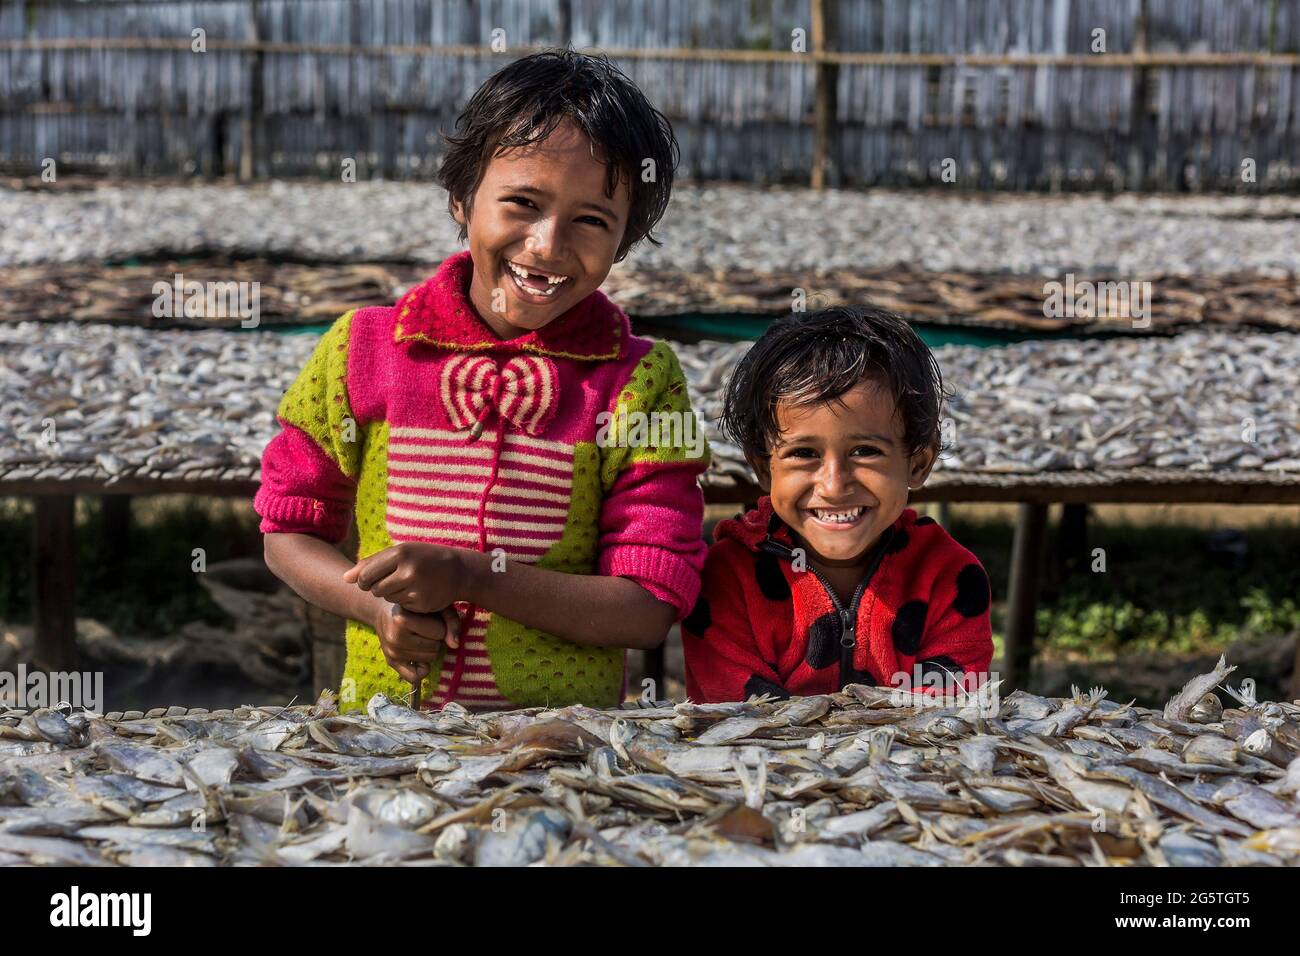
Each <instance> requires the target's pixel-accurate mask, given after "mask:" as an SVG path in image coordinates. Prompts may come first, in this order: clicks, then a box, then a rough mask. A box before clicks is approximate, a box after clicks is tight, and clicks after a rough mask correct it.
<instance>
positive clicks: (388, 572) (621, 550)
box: [254, 50, 708, 710]
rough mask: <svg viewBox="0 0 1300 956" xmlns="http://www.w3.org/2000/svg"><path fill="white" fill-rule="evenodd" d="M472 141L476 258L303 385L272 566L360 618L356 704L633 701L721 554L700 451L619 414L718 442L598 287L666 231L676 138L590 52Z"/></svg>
mask: <svg viewBox="0 0 1300 956" xmlns="http://www.w3.org/2000/svg"><path fill="white" fill-rule="evenodd" d="M456 125H457V130H458V133H457V135H456V136H454V137H451V139H450V148H449V150H448V153H447V155H446V157H445V158H444V160H443V163H442V166H441V169H440V172H439V179H440V182H441V184H442V185H443V187H444V188H445V189H446V190H447V193H448V202H449V206H450V212H451V214H452V217H453V218H454V219H455V221H456V222H457V223H458V224H459V225H460V227H461V237H462V239H468V242H469V249H468V250H467V251H465V252H460V253H457V254H455V255H453V256H451V257H450V258H448V259H447V260H446V261H444V262H443V263H442V264H441V265H440V266H439V267H438V270H437V272H436V274H435V275H434V276H433V277H432V278H430V279H428V280H427V281H425V282H423V283H421V284H419V285H417V286H415V287H414V288H413V289H411V290H410V291H409V292H407V293H406V294H405V295H404V296H402V298H401V300H400V301H399V302H398V303H397V304H396V305H395V306H393V307H383V308H378V307H377V308H365V309H358V310H355V311H353V312H349V313H347V314H346V315H344V316H342V317H341V318H339V319H338V320H337V321H336V322H335V323H334V325H333V327H332V328H331V329H330V330H329V331H328V332H327V333H326V334H325V335H324V337H323V338H322V339H321V341H320V343H319V345H318V346H317V348H316V351H315V353H314V354H313V355H312V358H311V360H310V361H309V362H308V364H307V366H306V368H304V369H303V371H302V372H301V373H300V375H299V376H298V378H297V380H296V381H295V382H294V383H293V385H292V386H291V387H290V389H289V390H288V392H287V393H286V394H285V396H284V399H283V400H282V401H281V403H280V407H279V409H278V417H279V420H280V422H281V424H282V425H283V426H284V427H283V431H282V432H281V433H280V434H278V435H277V436H276V437H275V438H274V439H273V440H272V441H271V443H270V444H269V445H268V446H267V449H266V452H265V454H264V457H263V461H262V487H261V489H260V491H259V492H258V494H257V498H256V500H255V502H254V504H255V507H256V509H257V511H258V513H259V514H260V515H261V516H262V525H261V529H262V531H263V532H264V533H265V543H266V560H267V564H268V565H269V566H270V568H271V570H272V571H274V572H275V573H276V574H278V575H279V576H280V577H281V578H282V579H284V580H285V581H286V582H288V583H289V584H290V586H292V587H293V588H294V590H296V591H297V592H298V593H299V594H301V595H302V596H303V597H304V598H306V599H307V600H309V601H311V602H313V603H315V604H317V605H319V606H321V607H324V608H326V609H328V610H331V611H333V612H335V613H336V614H339V615H340V616H343V617H346V618H347V619H348V626H347V664H346V667H345V670H344V681H343V687H342V688H341V693H340V706H341V708H342V709H343V710H352V709H356V708H360V707H364V706H365V705H366V702H367V701H368V700H369V698H370V697H371V696H372V695H373V694H375V693H377V692H383V693H385V694H387V695H388V696H390V697H399V698H404V697H406V696H407V695H408V694H409V693H410V689H409V685H408V683H407V682H412V683H416V682H419V683H421V684H423V686H422V687H421V689H420V696H421V697H422V698H423V700H424V702H425V703H426V704H428V705H430V706H442V705H444V704H446V703H448V702H451V701H456V702H458V703H460V704H462V705H464V706H466V707H470V708H481V709H496V708H510V707H530V706H562V705H565V704H571V703H582V704H587V705H591V706H601V707H609V706H615V705H617V704H618V703H619V701H620V700H621V697H622V691H623V683H624V668H623V664H624V655H625V648H630V647H635V648H649V647H654V646H656V645H658V644H659V643H660V642H662V641H663V639H664V636H665V634H666V633H667V631H668V628H669V627H670V626H671V625H672V623H673V621H674V620H675V619H680V618H681V617H682V616H683V615H685V613H686V612H687V611H688V610H689V609H690V608H691V606H692V605H693V604H694V602H695V598H696V596H697V594H698V593H699V572H700V567H701V565H702V564H703V561H704V553H705V545H704V542H703V541H702V540H701V536H700V528H701V519H702V515H703V507H704V505H703V496H702V494H701V491H700V488H699V486H698V484H697V481H696V479H697V477H698V476H699V474H700V473H701V472H702V471H704V469H705V466H706V464H707V462H708V454H707V448H706V447H704V445H703V443H702V442H700V441H692V442H689V444H688V443H686V442H681V443H679V444H678V445H677V446H674V445H673V444H672V443H671V442H665V441H662V440H661V441H660V444H658V445H656V444H652V443H650V441H648V440H646V441H639V442H634V441H623V442H622V443H621V444H620V442H619V441H609V440H607V436H608V428H607V423H608V420H609V418H610V416H623V418H624V420H627V419H631V418H632V417H633V416H648V415H651V414H655V415H659V416H661V420H662V417H665V413H666V417H672V416H676V417H677V418H678V419H681V420H682V425H681V428H680V429H679V430H678V432H677V434H678V435H679V436H685V435H686V434H687V433H688V432H689V433H690V434H695V432H694V424H695V421H694V418H693V413H692V411H691V407H690V401H689V399H688V397H687V392H686V381H685V378H684V377H683V375H682V371H681V368H680V366H679V365H678V362H677V358H676V357H675V356H674V355H673V353H672V350H671V349H669V348H668V347H667V346H666V345H664V344H663V343H661V342H660V343H656V342H651V341H649V340H647V339H642V338H637V337H635V336H633V335H632V333H631V329H630V327H629V325H628V319H627V316H626V315H624V313H623V312H622V310H620V309H619V308H618V307H617V306H615V305H614V304H613V303H612V302H610V301H609V300H608V299H607V298H606V297H605V296H604V295H603V294H602V293H601V292H600V291H599V287H600V284H601V283H602V282H604V280H605V277H606V276H607V275H608V274H609V270H610V267H611V266H612V265H613V264H614V263H615V262H617V261H620V260H622V259H623V257H624V256H625V255H626V254H627V252H628V250H629V249H630V248H631V247H632V246H634V245H636V243H638V242H639V241H640V240H641V239H643V238H646V237H650V238H651V240H652V241H654V240H653V237H652V236H651V229H652V228H653V227H654V226H655V224H656V223H657V222H658V221H659V219H660V217H661V216H662V215H663V213H664V211H665V209H666V208H667V205H668V200H669V195H670V193H671V187H672V179H673V171H674V167H675V166H676V164H677V161H678V150H677V143H676V140H675V139H674V137H673V133H672V128H671V127H670V126H669V124H668V121H667V120H666V119H665V118H664V117H663V116H662V114H660V113H659V112H658V111H657V110H655V109H654V108H653V107H652V106H651V105H650V104H649V103H648V102H647V101H646V98H645V96H643V95H642V93H641V92H640V91H639V90H638V89H637V88H636V86H635V85H634V84H633V83H632V82H631V81H630V80H629V79H628V78H627V77H626V76H625V75H623V74H622V73H621V72H619V71H618V70H617V69H616V68H615V67H613V66H612V65H611V64H610V63H609V62H608V61H607V60H605V59H603V58H593V57H587V56H583V55H580V54H577V53H574V52H572V51H570V50H565V51H561V52H555V53H551V52H547V53H541V54H537V55H535V56H530V57H525V58H524V59H521V60H518V61H516V62H514V63H511V64H510V65H508V66H506V67H504V68H503V69H502V70H500V71H499V72H497V73H496V74H494V75H493V76H492V77H490V78H489V79H488V80H487V82H486V83H484V85H483V86H482V87H481V88H480V89H479V90H478V91H477V92H476V93H475V94H474V96H473V97H472V98H471V100H470V102H469V104H468V105H467V106H466V108H465V111H464V112H463V113H462V114H461V116H460V118H459V119H458V121H457V124H456ZM687 420H689V421H687ZM603 424H604V425H605V427H602V425H603ZM619 434H620V435H626V434H628V432H627V431H626V430H624V431H622V432H620V433H619ZM354 506H355V512H356V519H357V528H358V532H359V536H360V557H361V560H360V561H359V562H358V563H357V564H356V565H355V566H353V564H352V562H351V561H349V560H348V559H347V558H345V557H344V556H343V555H342V554H340V553H339V551H338V550H337V548H336V547H335V545H336V544H337V543H338V542H340V541H342V540H343V538H344V537H345V535H346V533H347V530H348V524H349V520H350V518H351V516H352V513H353V510H354Z"/></svg>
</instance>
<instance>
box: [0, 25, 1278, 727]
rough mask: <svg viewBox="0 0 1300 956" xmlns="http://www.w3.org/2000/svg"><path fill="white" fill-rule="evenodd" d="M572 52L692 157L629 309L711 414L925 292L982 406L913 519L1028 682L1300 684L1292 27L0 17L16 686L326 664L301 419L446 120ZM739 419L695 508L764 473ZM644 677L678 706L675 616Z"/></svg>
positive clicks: (176, 695)
mask: <svg viewBox="0 0 1300 956" xmlns="http://www.w3.org/2000/svg"><path fill="white" fill-rule="evenodd" d="M566 44H569V45H572V46H574V47H576V48H579V49H582V50H585V51H591V52H596V51H599V52H605V53H607V54H608V55H609V56H610V57H611V58H612V59H614V60H615V61H616V62H617V63H618V65H619V66H620V67H621V68H622V69H623V70H624V71H625V72H626V73H627V74H628V75H629V76H630V77H632V79H633V80H635V81H636V82H637V83H638V85H639V86H640V87H641V88H642V90H644V91H645V93H646V94H647V96H648V97H649V98H650V100H651V101H652V102H653V103H654V104H655V105H656V106H657V107H658V108H659V109H660V110H662V111H663V112H664V113H665V114H666V115H667V116H668V117H669V119H670V120H671V121H672V123H673V126H674V129H675V131H676V135H677V137H678V139H679V142H680V144H681V152H682V162H681V166H680V168H679V170H678V174H677V186H676V189H675V193H674V200H673V204H672V206H671V207H670V209H669V211H668V214H667V215H666V217H665V218H664V220H663V222H662V223H661V225H660V227H659V229H658V230H657V235H658V236H659V237H660V238H661V240H662V245H659V246H655V245H651V244H648V243H647V244H643V246H642V247H640V248H638V249H636V250H634V251H633V252H632V254H631V255H630V256H629V257H628V259H627V260H626V261H625V262H623V263H621V264H619V265H617V266H616V267H615V268H614V271H613V272H612V273H611V275H610V277H609V280H608V282H607V283H606V285H605V287H604V289H605V291H606V292H607V293H608V294H609V295H610V296H611V298H613V299H614V301H615V302H617V303H618V304H619V305H621V306H622V307H623V308H624V309H625V310H626V311H627V312H628V313H629V314H630V315H631V316H632V318H633V323H634V326H635V327H636V329H637V330H638V331H639V332H641V333H642V334H647V335H655V336H660V337H665V338H668V339H671V340H672V341H674V342H675V343H677V344H678V351H679V354H680V355H681V358H682V361H683V365H684V367H685V368H686V370H687V374H688V377H689V378H690V383H691V388H692V397H693V400H694V402H695V407H696V408H697V410H699V411H700V413H701V415H702V417H704V418H705V420H706V425H709V424H710V423H711V419H712V418H713V417H714V416H715V415H716V412H717V398H718V392H719V389H720V386H721V384H722V382H723V381H724V379H725V375H726V373H727V372H728V371H729V369H730V368H731V367H732V366H733V365H734V363H735V361H736V360H737V358H738V357H739V356H740V355H741V354H743V351H744V349H745V347H746V343H748V342H750V341H752V340H753V339H754V338H755V337H757V335H759V334H761V331H762V329H763V328H764V327H765V326H766V324H767V323H768V322H770V321H771V320H772V318H773V317H775V316H777V315H779V314H781V313H783V312H786V311H789V310H790V309H791V308H810V309H811V308H817V307H821V306H823V305H829V304H835V303H848V302H852V303H867V302H872V303H875V304H878V305H882V306H886V307H889V308H894V309H897V310H898V311H900V312H902V313H904V314H905V315H907V316H908V317H909V318H910V319H911V320H912V321H913V322H914V323H915V325H916V327H917V329H918V331H919V332H920V333H921V335H922V336H923V338H925V340H926V341H927V342H928V343H929V344H930V345H931V346H932V347H933V348H934V349H935V350H936V355H937V356H938V358H939V361H940V364H941V366H942V367H943V369H944V372H945V375H946V376H947V377H948V379H949V381H950V384H951V385H952V386H953V388H954V389H955V394H954V397H953V399H952V401H951V402H950V404H949V407H948V408H947V409H946V414H945V438H946V440H947V441H948V442H949V444H950V447H951V450H950V452H949V453H948V455H947V456H946V457H945V459H944V460H943V461H942V462H941V464H940V466H939V468H938V469H937V470H936V472H935V474H934V475H933V477H932V478H931V480H930V482H929V484H928V485H927V487H926V488H925V489H923V490H922V491H921V492H920V493H919V494H918V495H916V497H915V501H916V504H915V507H917V508H918V509H919V510H922V511H925V512H927V513H930V514H932V515H933V516H935V517H936V518H937V519H938V520H940V521H941V522H942V523H943V524H944V525H945V526H946V527H947V528H948V529H949V530H950V531H951V533H952V534H953V535H954V536H955V537H956V538H957V539H958V540H959V541H960V542H962V543H963V544H964V545H965V546H967V547H968V548H970V549H971V550H972V551H974V552H975V553H976V554H977V555H978V556H979V558H980V559H981V561H982V562H983V563H984V565H985V566H986V568H987V569H988V570H989V572H990V576H991V579H992V584H993V596H994V608H993V625H994V631H995V640H996V644H997V648H998V653H999V659H998V660H996V661H995V664H994V667H995V669H996V670H998V671H999V672H1000V673H1001V674H1002V676H1003V677H1005V678H1007V679H1008V684H1007V685H1006V687H1005V688H1004V689H1009V688H1010V687H1013V686H1023V687H1027V688H1029V689H1031V690H1034V691H1036V692H1039V693H1045V694H1054V695H1055V694H1062V693H1068V689H1069V686H1070V684H1071V683H1078V684H1103V685H1104V686H1106V687H1107V688H1108V689H1110V691H1111V696H1112V698H1115V699H1124V700H1127V699H1130V698H1133V697H1136V698H1138V700H1139V702H1140V703H1143V704H1146V705H1156V704H1157V703H1158V702H1162V701H1163V700H1164V699H1166V698H1167V696H1169V694H1171V693H1172V692H1173V690H1175V689H1177V687H1179V686H1181V684H1182V683H1183V682H1184V681H1185V680H1186V679H1187V678H1188V677H1189V676H1191V675H1192V674H1193V673H1198V672H1202V671H1204V670H1206V669H1207V668H1206V666H1205V665H1206V663H1207V661H1212V660H1213V659H1215V658H1217V657H1218V655H1219V654H1220V653H1221V652H1223V651H1225V650H1226V651H1227V652H1228V657H1229V662H1230V663H1235V664H1238V665H1239V666H1240V670H1239V672H1238V676H1239V677H1240V676H1243V675H1244V676H1247V677H1250V678H1251V679H1253V680H1254V681H1255V682H1256V684H1257V686H1258V687H1259V696H1260V697H1261V698H1265V697H1269V698H1273V699H1281V695H1287V696H1291V697H1294V696H1297V695H1300V687H1297V686H1296V684H1295V681H1296V657H1297V636H1298V635H1300V395H1298V394H1297V382H1300V374H1297V373H1298V371H1300V344H1298V336H1297V332H1300V286H1297V280H1296V276H1297V274H1298V273H1300V262H1298V260H1300V0H911V2H904V0H690V2H684V0H662V2H649V0H636V2H634V0H618V2H598V0H510V2H468V0H450V2H437V0H375V2H362V0H190V2H175V0H172V2H148V0H95V2H91V0H4V2H0V224H2V226H0V303H3V305H4V306H5V307H4V308H3V309H0V408H2V409H3V415H2V416H0V540H3V541H5V542H6V544H7V545H8V547H7V548H6V549H5V553H4V557H3V558H0V630H2V632H3V642H2V643H0V670H10V671H12V670H13V669H14V668H15V667H16V666H17V665H18V664H19V663H26V664H27V665H28V666H41V667H47V668H55V669H67V668H72V667H76V668H80V669H93V670H102V671H103V672H104V673H105V675H106V680H105V692H106V698H107V708H108V709H112V710H129V709H147V708H153V707H164V706H168V705H184V706H206V707H221V706H226V707H228V706H233V705H236V704H240V703H274V702H283V701H286V700H289V699H291V698H293V697H295V696H296V697H298V699H299V700H303V699H307V698H314V697H315V695H316V692H317V691H318V690H319V689H321V688H322V687H327V686H331V685H332V684H335V683H336V682H337V680H338V674H339V671H340V668H341V640H342V626H343V625H342V622H341V621H339V620H338V619H334V618H331V617H330V616H328V615H325V614H322V613H319V612H315V611H314V610H313V609H311V608H309V607H308V606H307V605H305V603H304V602H302V601H301V600H300V599H298V598H297V597H296V595H294V594H293V593H292V592H290V591H288V590H287V589H285V588H284V587H283V586H281V585H279V583H278V582H277V581H276V580H275V579H274V578H272V577H271V576H270V575H269V573H268V572H267V571H266V569H265V567H264V566H263V564H262V561H261V550H262V545H261V537H260V535H259V534H258V532H257V517H256V515H255V514H254V513H253V511H252V508H251V498H252V494H253V492H254V491H255V490H256V487H257V482H258V462H259V457H260V453H261V449H262V447H264V445H265V443H266V441H267V440H269V438H270V437H271V435H272V434H274V431H275V428H276V425H275V422H274V409H275V406H276V403H277V402H278V399H279V396H280V395H281V394H282V392H283V390H284V388H285V387H287V385H288V384H289V382H290V381H292V379H293V377H294V376H295V375H296V373H297V371H298V370H299V368H301V366H302V364H303V362H304V361H305V359H306V357H307V355H308V354H309V353H310V350H311V347H312V346H313V345H314V343H315V341H316V337H317V336H318V335H319V334H320V332H321V331H323V330H324V329H325V328H326V327H327V326H328V324H329V323H330V322H331V321H332V320H333V319H334V318H336V317H337V316H338V315H340V314H341V313H343V312H344V311H347V310H348V309H351V308H354V307H357V306H360V305H374V304H386V303H390V302H392V301H394V300H395V299H396V298H397V297H398V296H399V295H400V294H401V293H402V292H403V291H404V290H405V289H406V288H408V287H409V286H410V285H412V284H414V283H415V282H418V281H419V280H420V279H422V278H424V277H425V276H427V275H429V274H430V273H431V272H432V271H433V269H434V268H435V267H436V265H437V263H438V262H439V261H441V260H442V259H443V258H444V257H445V256H447V255H449V254H451V253H452V252H454V251H456V250H457V249H458V248H459V244H458V243H457V241H456V227H455V225H454V224H453V223H452V221H451V219H450V218H449V216H448V215H447V212H446V197H445V194H443V193H442V192H441V190H439V189H438V188H437V187H436V186H435V185H434V184H433V183H432V178H433V176H434V174H435V172H436V169H437V165H438V162H439V159H440V157H441V154H442V139H441V134H442V133H444V132H448V131H450V130H451V129H452V125H453V123H454V121H455V118H456V116H457V114H458V113H459V111H460V110H461V108H462V107H463V106H464V104H465V102H466V101H467V100H468V98H469V96H470V95H471V94H472V93H473V91H474V90H475V89H476V88H477V87H478V86H479V85H480V84H481V83H482V82H483V80H484V79H486V78H487V77H488V76H489V75H490V74H491V73H492V72H494V71H495V70H497V69H499V68H500V67H501V66H502V65H503V64H504V63H506V62H508V61H509V60H510V59H512V58H515V57H518V56H522V55H526V54H527V53H529V52H532V51H533V50H536V49H541V48H545V47H552V46H557V45H559V46H563V45H566ZM192 283H197V284H198V286H197V288H198V289H200V291H201V292H203V293H204V294H203V295H200V296H199V297H198V302H197V304H196V305H194V307H190V306H189V305H185V304H184V303H187V302H189V301H190V299H191V293H190V289H191V284H192ZM710 434H711V440H713V446H714V452H715V463H714V466H713V468H712V470H711V471H710V473H709V475H708V476H707V479H706V495H707V497H708V500H709V502H710V509H709V515H710V525H711V523H712V522H713V521H716V520H717V519H718V518H720V517H729V516H731V515H732V514H734V513H735V512H736V511H737V510H739V509H740V508H741V507H743V506H745V505H746V504H748V503H752V502H753V501H754V499H755V497H756V495H757V494H758V491H757V489H756V488H755V487H754V486H753V484H752V476H751V475H750V474H749V472H748V469H747V467H746V466H745V464H744V461H743V459H742V458H741V456H740V455H739V452H738V450H737V449H734V448H732V447H730V446H728V445H727V444H726V443H725V442H722V441H720V440H718V439H717V435H716V433H715V432H711V433H710ZM352 546H353V547H355V545H354V544H353V545H352ZM629 663H630V665H631V666H632V668H633V683H632V688H633V690H634V691H639V688H640V684H639V681H640V679H641V677H642V676H646V675H648V676H650V677H652V678H653V679H655V680H656V681H657V685H656V686H657V687H658V688H659V689H660V696H667V697H674V698H678V699H680V697H681V696H682V694H683V692H684V691H683V687H682V684H681V681H680V666H681V665H680V647H679V644H678V640H677V637H676V635H675V634H674V635H673V636H672V637H671V638H670V640H669V642H668V645H667V647H666V649H665V652H664V653H663V654H658V655H646V656H645V659H642V655H640V654H635V653H634V654H631V655H630V661H629ZM0 703H3V702H0Z"/></svg>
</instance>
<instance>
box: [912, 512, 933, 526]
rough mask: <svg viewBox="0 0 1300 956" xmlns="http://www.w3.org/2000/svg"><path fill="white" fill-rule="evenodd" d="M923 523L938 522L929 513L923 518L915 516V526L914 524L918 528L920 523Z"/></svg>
mask: <svg viewBox="0 0 1300 956" xmlns="http://www.w3.org/2000/svg"><path fill="white" fill-rule="evenodd" d="M923 524H938V522H937V521H935V520H934V519H933V518H931V517H930V516H929V515H926V516H925V517H924V518H917V519H916V522H915V526H916V527H918V528H919V527H921V525H923Z"/></svg>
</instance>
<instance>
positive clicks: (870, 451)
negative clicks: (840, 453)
mask: <svg viewBox="0 0 1300 956" xmlns="http://www.w3.org/2000/svg"><path fill="white" fill-rule="evenodd" d="M853 454H855V455H879V454H881V451H880V449H879V448H877V447H876V446H875V445H859V446H858V447H857V448H855V449H853Z"/></svg>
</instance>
